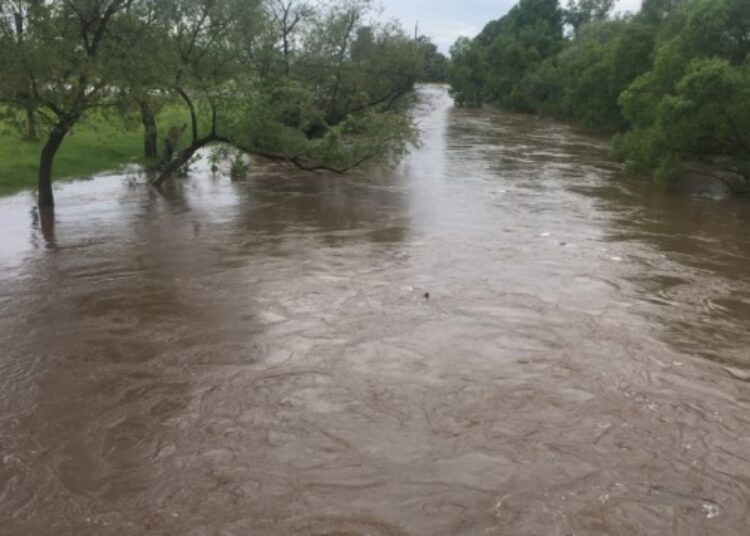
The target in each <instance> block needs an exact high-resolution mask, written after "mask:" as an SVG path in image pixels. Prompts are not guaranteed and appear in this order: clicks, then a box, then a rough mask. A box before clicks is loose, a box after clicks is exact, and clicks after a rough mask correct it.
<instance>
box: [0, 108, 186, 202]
mask: <svg viewBox="0 0 750 536" xmlns="http://www.w3.org/2000/svg"><path fill="white" fill-rule="evenodd" d="M157 121H158V124H159V149H160V150H161V144H162V141H163V139H164V134H165V133H166V131H167V130H169V127H170V126H172V125H176V124H182V123H186V122H187V121H188V115H187V113H186V112H185V111H184V110H183V108H181V107H179V106H176V105H175V106H169V107H166V108H165V109H164V110H162V112H161V113H159V115H158V118H157ZM40 137H41V136H40ZM43 144H44V142H43V140H40V141H24V140H22V139H21V134H20V133H19V131H18V130H17V129H15V128H13V127H12V126H10V125H9V124H8V123H3V122H2V121H0V195H5V194H10V193H13V192H17V191H19V190H23V189H25V188H34V187H35V186H36V175H37V169H38V167H39V155H40V153H41V151H42V146H43ZM133 163H144V157H143V128H142V127H141V126H140V122H139V120H138V116H136V115H134V116H133V117H132V118H127V119H126V120H122V119H119V118H116V117H110V116H104V115H97V114H92V115H91V116H89V117H87V118H86V119H85V120H84V121H83V122H82V123H81V124H79V125H77V126H76V127H75V128H74V129H73V130H72V131H71V132H70V133H69V134H68V136H67V137H66V138H65V141H63V144H62V146H61V147H60V150H59V152H58V153H57V156H56V157H55V163H54V168H53V174H54V178H55V181H60V180H65V179H76V178H86V177H90V176H91V175H94V174H96V173H99V172H102V171H107V170H111V169H117V168H119V167H121V166H123V165H126V164H133Z"/></svg>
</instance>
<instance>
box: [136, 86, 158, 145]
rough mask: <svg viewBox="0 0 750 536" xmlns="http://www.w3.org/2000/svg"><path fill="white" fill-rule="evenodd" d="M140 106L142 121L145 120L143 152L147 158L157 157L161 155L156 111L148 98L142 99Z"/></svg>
mask: <svg viewBox="0 0 750 536" xmlns="http://www.w3.org/2000/svg"><path fill="white" fill-rule="evenodd" d="M138 106H139V107H140V109H141V121H142V122H143V154H144V155H145V156H146V158H157V157H158V156H159V149H158V145H157V141H158V140H157V136H158V132H157V129H156V117H154V111H153V110H152V109H151V106H150V105H149V103H148V101H146V100H142V101H140V102H139V103H138Z"/></svg>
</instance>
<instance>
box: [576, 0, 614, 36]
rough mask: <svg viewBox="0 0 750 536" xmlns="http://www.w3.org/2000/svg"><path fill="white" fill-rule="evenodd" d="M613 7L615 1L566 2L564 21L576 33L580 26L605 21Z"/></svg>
mask: <svg viewBox="0 0 750 536" xmlns="http://www.w3.org/2000/svg"><path fill="white" fill-rule="evenodd" d="M614 5H615V0H578V2H576V0H568V7H567V9H566V10H565V14H564V20H565V23H566V24H570V25H571V26H572V27H573V31H574V32H575V33H578V30H579V29H580V28H581V27H582V26H584V25H586V24H589V23H590V22H593V21H603V20H607V18H608V17H609V14H610V13H611V11H612V8H613V7H614Z"/></svg>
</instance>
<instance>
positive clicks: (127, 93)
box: [0, 0, 421, 206]
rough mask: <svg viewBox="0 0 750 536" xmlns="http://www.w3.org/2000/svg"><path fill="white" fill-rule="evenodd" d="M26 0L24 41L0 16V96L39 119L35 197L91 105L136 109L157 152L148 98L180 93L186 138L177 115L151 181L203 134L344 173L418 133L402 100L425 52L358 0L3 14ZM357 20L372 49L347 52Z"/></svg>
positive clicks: (139, 0) (110, 2) (129, 3)
mask: <svg viewBox="0 0 750 536" xmlns="http://www.w3.org/2000/svg"><path fill="white" fill-rule="evenodd" d="M22 1H24V2H28V4H24V5H28V6H31V8H33V9H31V8H30V9H31V11H30V12H31V13H32V15H33V16H29V17H27V19H26V20H27V21H28V23H29V25H28V27H26V26H25V27H24V34H23V35H28V36H30V37H29V38H28V39H27V38H24V39H21V38H20V36H19V32H18V29H17V27H16V26H14V24H11V23H12V22H13V21H14V19H13V17H8V16H3V17H2V19H0V24H2V26H1V27H0V30H1V31H0V40H1V41H0V45H2V47H0V67H1V68H2V71H3V73H4V76H3V77H2V79H1V80H0V101H1V102H3V103H5V104H9V105H11V106H15V107H18V108H21V107H22V106H24V105H25V104H26V103H30V104H31V105H33V107H34V110H36V111H37V114H38V116H39V117H40V118H41V120H42V121H41V124H42V125H43V127H44V131H45V135H46V142H45V144H44V147H43V149H42V152H41V155H40V166H39V176H38V195H39V205H40V206H51V205H52V204H53V203H54V199H53V193H52V169H53V167H52V166H53V162H54V158H55V154H56V153H57V150H58V148H59V147H60V145H61V143H62V142H63V140H64V139H65V137H66V135H67V134H68V133H69V132H70V130H71V129H73V128H74V127H75V125H76V124H78V123H79V122H80V121H81V120H82V119H83V118H84V116H85V115H86V114H88V113H90V112H91V111H92V110H95V109H107V110H110V112H111V113H123V114H125V113H130V112H129V110H132V109H133V106H137V108H138V110H139V112H140V115H141V118H142V122H143V125H144V151H145V152H146V153H147V154H148V155H149V156H153V155H154V153H155V148H156V130H157V129H156V123H155V110H156V108H157V107H158V106H159V104H160V103H162V102H164V101H165V99H168V98H176V99H178V100H179V101H180V102H182V103H183V105H184V106H185V108H186V109H187V111H188V114H189V117H190V122H189V125H187V126H186V129H187V130H188V133H189V139H190V141H189V143H188V145H187V147H184V148H182V150H177V149H178V148H177V147H176V143H175V141H176V139H177V138H178V137H179V135H178V133H179V131H180V130H181V127H180V126H177V125H173V128H171V129H170V131H171V132H172V133H173V135H170V136H168V137H167V140H165V141H166V142H168V143H170V144H172V145H173V146H174V147H173V149H175V150H174V151H166V152H167V153H170V154H167V155H166V159H165V161H164V163H163V166H162V169H161V172H160V173H159V175H158V177H157V178H156V179H155V181H154V183H155V184H157V185H158V184H162V183H163V182H164V181H166V180H168V179H169V178H170V177H171V176H172V175H174V173H175V172H176V171H177V170H179V169H180V168H182V167H184V165H185V164H186V163H187V162H188V161H190V159H191V158H192V157H193V155H194V154H195V152H196V151H198V150H199V149H200V148H202V147H204V146H206V145H208V144H211V143H217V142H222V143H227V144H231V145H234V146H235V147H238V148H240V149H242V150H243V151H246V152H247V153H253V154H259V155H263V156H267V157H269V158H272V159H275V160H279V161H284V162H288V163H291V164H294V165H296V166H298V167H301V168H304V169H313V170H318V169H326V170H334V171H344V170H347V169H350V168H351V167H353V166H356V165H359V164H362V163H363V162H366V161H369V160H374V159H385V160H387V159H389V158H394V157H397V156H398V155H400V154H401V153H403V151H404V150H405V149H406V147H407V146H408V144H409V143H411V142H412V141H413V140H414V135H415V134H414V132H415V131H414V128H413V125H412V122H411V120H410V117H409V114H408V110H407V107H406V105H407V104H408V95H409V94H410V92H411V90H412V88H413V84H414V82H415V81H416V80H417V78H418V76H419V71H420V68H421V66H420V58H419V54H418V52H417V50H416V47H415V46H414V43H413V42H412V40H410V39H409V38H408V37H407V36H406V35H405V34H404V32H402V31H401V30H400V29H399V28H398V27H395V26H393V25H378V24H375V23H374V21H372V20H371V18H370V6H369V3H368V2H367V1H365V0H344V1H342V2H339V3H335V4H327V5H324V6H322V7H320V6H319V7H317V8H315V9H313V8H312V7H310V6H308V5H306V4H303V3H297V2H296V0H268V1H267V2H263V1H262V0H48V1H42V0H4V2H5V3H4V4H3V7H4V9H3V11H2V14H3V15H5V14H6V13H11V12H12V10H10V11H9V10H8V9H6V4H7V5H8V6H10V5H11V4H10V3H8V2H16V3H18V2H22ZM13 5H15V4H13ZM365 27H369V28H370V29H371V32H372V46H371V47H370V49H369V50H367V51H366V52H364V53H361V51H360V52H358V53H355V51H354V48H353V45H354V43H355V38H356V36H357V35H358V33H360V32H361V31H362V30H363V28H365ZM6 73H7V74H6Z"/></svg>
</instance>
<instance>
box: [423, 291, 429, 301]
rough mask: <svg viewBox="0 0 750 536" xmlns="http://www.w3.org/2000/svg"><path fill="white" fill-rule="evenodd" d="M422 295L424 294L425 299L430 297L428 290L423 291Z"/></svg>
mask: <svg viewBox="0 0 750 536" xmlns="http://www.w3.org/2000/svg"><path fill="white" fill-rule="evenodd" d="M423 296H424V299H425V300H429V299H430V293H429V292H425V293H424V294H423Z"/></svg>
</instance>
